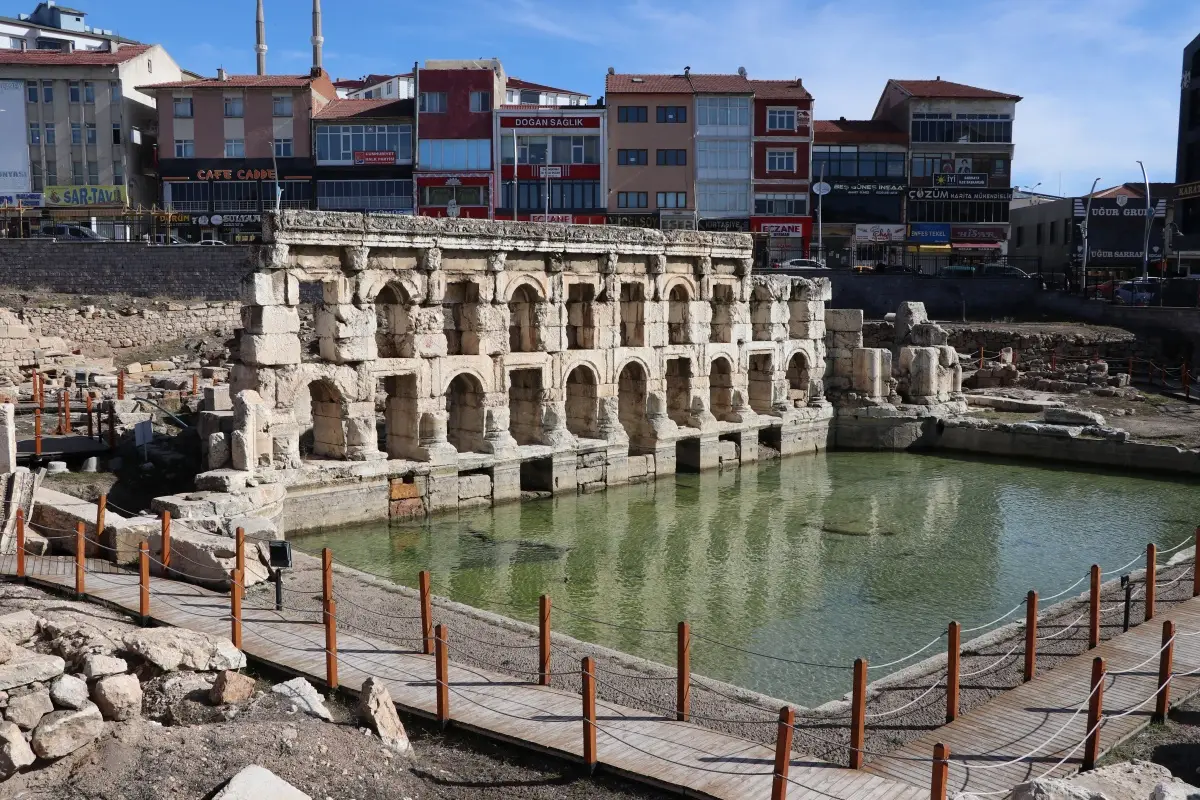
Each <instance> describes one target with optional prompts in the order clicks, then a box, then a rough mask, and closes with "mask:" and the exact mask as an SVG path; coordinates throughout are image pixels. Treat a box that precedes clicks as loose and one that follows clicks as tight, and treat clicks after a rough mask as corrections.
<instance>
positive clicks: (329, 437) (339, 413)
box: [301, 378, 347, 458]
mask: <svg viewBox="0 0 1200 800" xmlns="http://www.w3.org/2000/svg"><path fill="white" fill-rule="evenodd" d="M307 392H308V397H309V404H310V408H311V418H312V426H311V428H309V430H308V431H305V432H304V433H302V435H301V452H303V451H304V450H305V449H306V448H305V445H306V444H307V445H308V447H307V450H308V452H310V453H311V454H312V455H314V456H317V457H320V458H345V457H346V422H347V414H346V400H345V397H344V395H343V394H342V393H341V392H340V391H338V387H337V385H336V384H335V383H334V382H333V381H332V380H330V379H328V378H316V379H314V380H312V381H310V382H309V383H308V385H307ZM310 436H311V439H309V437H310ZM306 440H308V441H306Z"/></svg>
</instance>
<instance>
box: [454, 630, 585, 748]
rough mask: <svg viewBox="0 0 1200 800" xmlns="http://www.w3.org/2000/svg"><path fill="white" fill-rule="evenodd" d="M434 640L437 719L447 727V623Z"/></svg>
mask: <svg viewBox="0 0 1200 800" xmlns="http://www.w3.org/2000/svg"><path fill="white" fill-rule="evenodd" d="M433 642H434V653H435V655H434V670H435V674H436V676H437V678H436V679H437V721H438V722H440V723H441V724H442V726H443V727H445V725H446V723H447V722H449V721H450V654H449V652H448V648H449V644H448V643H447V642H446V626H445V625H438V626H437V627H435V628H434V629H433ZM584 680H585V681H586V680H587V679H586V678H584Z"/></svg>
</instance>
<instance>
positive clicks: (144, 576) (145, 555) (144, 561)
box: [138, 540, 150, 625]
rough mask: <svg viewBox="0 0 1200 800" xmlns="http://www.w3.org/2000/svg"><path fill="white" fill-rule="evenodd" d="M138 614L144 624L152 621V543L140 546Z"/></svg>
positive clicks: (144, 542) (143, 543)
mask: <svg viewBox="0 0 1200 800" xmlns="http://www.w3.org/2000/svg"><path fill="white" fill-rule="evenodd" d="M138 613H139V614H141V617H142V624H143V625H145V624H147V623H148V622H149V621H150V543H149V542H147V541H145V540H143V541H142V543H141V544H139V545H138Z"/></svg>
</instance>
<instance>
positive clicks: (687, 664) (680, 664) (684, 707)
mask: <svg viewBox="0 0 1200 800" xmlns="http://www.w3.org/2000/svg"><path fill="white" fill-rule="evenodd" d="M691 706H692V629H691V628H690V627H689V626H688V624H687V623H686V622H681V623H679V630H678V632H677V636H676V638H675V719H677V720H679V721H680V722H687V720H688V712H689V711H690V710H691Z"/></svg>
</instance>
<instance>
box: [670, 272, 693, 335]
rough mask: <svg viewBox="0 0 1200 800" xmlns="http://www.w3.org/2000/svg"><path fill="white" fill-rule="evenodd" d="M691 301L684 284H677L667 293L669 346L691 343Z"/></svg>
mask: <svg viewBox="0 0 1200 800" xmlns="http://www.w3.org/2000/svg"><path fill="white" fill-rule="evenodd" d="M691 300H692V298H691V295H690V294H688V287H687V284H686V283H683V282H676V283H675V285H674V286H672V287H671V289H670V291H669V292H668V293H667V344H690V343H691V338H692V337H691V320H692V310H691Z"/></svg>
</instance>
